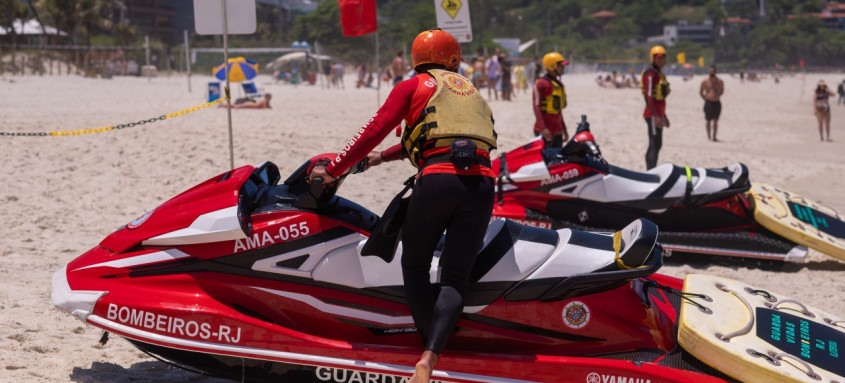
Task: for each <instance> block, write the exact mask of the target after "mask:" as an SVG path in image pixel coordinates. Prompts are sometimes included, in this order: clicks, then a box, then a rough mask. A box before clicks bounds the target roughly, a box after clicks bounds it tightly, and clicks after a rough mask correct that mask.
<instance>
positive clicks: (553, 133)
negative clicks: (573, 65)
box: [532, 52, 569, 148]
mask: <svg viewBox="0 0 845 383" xmlns="http://www.w3.org/2000/svg"><path fill="white" fill-rule="evenodd" d="M567 64H569V61H566V59H564V58H563V55H561V54H560V53H557V52H549V53H546V55H545V56H543V68H545V69H546V75H545V76H543V77H539V78H537V80H536V81H534V96H533V103H532V104H533V107H534V118H535V122H534V135H535V136H543V140H544V141H545V142H546V147H547V148H559V147H561V146H563V143H564V142H566V141H567V140H569V133H568V132H567V131H566V123H564V122H563V108H565V107H566V88H564V86H563V83H561V82H560V77H561V76H563V71H564V68H565V67H566V65H567Z"/></svg>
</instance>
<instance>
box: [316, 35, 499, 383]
mask: <svg viewBox="0 0 845 383" xmlns="http://www.w3.org/2000/svg"><path fill="white" fill-rule="evenodd" d="M411 59H412V63H413V66H414V69H415V70H416V72H417V73H418V75H416V76H414V77H411V78H410V79H408V80H405V81H403V82H401V83H399V84H398V85H396V86H395V87H393V90H392V91H391V92H390V95H389V96H388V97H387V100H385V102H384V105H382V107H381V109H379V110H378V112H376V114H375V115H374V116H373V117H372V118H371V119H370V121H369V122H368V123H366V124H365V125H364V126H363V127H362V128H361V130H359V131H358V134H356V136H355V137H354V138H353V139H352V140H351V141H350V142H349V144H347V146H346V147H345V148H344V150H343V151H341V152H340V153H339V154H338V155H337V158H335V160H334V161H332V162H331V163H329V164H328V165H327V166H315V167H314V170H312V172H311V175H310V179H311V180H314V179H315V178H316V177H322V179H323V183H324V184H326V185H328V184H331V183H332V182H334V180H335V175H337V176H340V175H341V174H344V172H346V171H347V169H349V168H350V167H352V166H353V165H355V164H357V163H358V162H359V161H361V160H363V159H365V158H366V159H367V163H368V165H369V166H377V165H379V164H380V163H382V162H383V161H394V160H399V159H402V158H409V159H410V160H411V163H412V164H413V165H414V166H415V167H417V168H418V169H419V170H420V171H419V173H418V178H417V181H416V185H414V190H413V193H412V194H411V197H410V198H411V200H410V202H409V204H408V208H407V212H406V215H405V221H404V226H403V228H402V248H403V252H402V277H403V279H404V284H405V295H406V297H407V302H408V306H409V308H410V311H411V316H412V317H413V319H414V323H415V324H416V327H417V330H418V333H419V335H420V337H421V338H422V342H423V344H424V347H425V352H423V353H422V355H421V356H420V359H419V362H417V364H416V366H415V372H414V375H413V376H412V377H411V379H410V381H409V382H410V383H428V382H429V381H430V379H431V374H432V372H433V370H434V367H435V365H436V364H437V362H438V359H439V355H440V353H441V352H442V351H443V348H444V347H445V346H446V342H447V341H448V339H449V336H450V335H451V334H452V332H453V331H454V329H455V325H456V324H457V322H458V319H459V318H460V316H461V313H462V312H463V307H464V294H465V292H466V289H467V285H468V284H469V278H470V272H471V270H472V267H473V264H474V263H475V258H476V256H477V254H478V252H479V251H480V250H481V246H482V243H483V239H484V234H485V232H486V231H487V223H488V222H489V221H490V216H491V214H492V212H493V188H494V186H493V180H494V178H495V177H496V173H495V172H494V171H493V170H492V169H491V168H490V154H489V151H490V150H492V149H495V148H496V132H495V131H494V130H493V112H492V111H491V109H490V105H488V104H487V101H485V100H484V98H483V97H482V96H481V94H480V93H479V92H478V89H476V88H475V87H474V86H473V85H472V82H471V81H470V80H469V79H467V78H466V77H463V76H461V75H460V74H458V73H456V72H457V71H458V66H459V65H460V62H461V46H460V44H458V40H456V39H455V37H453V36H452V35H451V34H449V33H448V32H446V31H443V30H440V29H435V30H429V31H424V32H422V33H420V34H419V35H418V36H417V37H416V39H414V42H413V44H412V45H411ZM403 118H404V120H405V123H406V127H405V133H404V134H403V137H402V142H401V143H400V144H397V145H394V146H392V147H390V148H389V149H387V150H385V151H382V152H374V151H372V150H373V149H375V147H376V146H377V145H379V143H381V141H382V140H384V139H385V137H387V135H388V134H390V132H391V131H393V127H395V126H397V125H398V124H399V123H400V122H401V121H402V120H403ZM444 231H448V233H449V235H448V236H447V237H446V242H445V245H444V247H443V252H442V253H441V255H440V261H439V267H440V285H439V286H438V287H436V288H435V286H433V285H432V284H431V282H430V275H429V272H430V270H431V261H432V258H433V255H434V250H435V248H436V247H437V245H438V243H439V242H440V239H441V237H442V235H443V232H444Z"/></svg>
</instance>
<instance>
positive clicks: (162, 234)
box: [100, 165, 278, 253]
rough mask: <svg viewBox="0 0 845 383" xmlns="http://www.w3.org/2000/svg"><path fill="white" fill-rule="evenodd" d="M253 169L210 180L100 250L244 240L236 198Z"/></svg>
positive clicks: (116, 235) (124, 229) (117, 235)
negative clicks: (212, 240) (216, 240)
mask: <svg viewBox="0 0 845 383" xmlns="http://www.w3.org/2000/svg"><path fill="white" fill-rule="evenodd" d="M254 169H255V167H254V166H251V165H248V166H242V167H240V168H237V169H233V170H231V171H228V172H225V173H222V174H219V175H217V176H215V177H212V178H210V179H208V180H207V181H205V182H203V183H201V184H199V185H197V186H194V187H193V188H191V189H188V190H186V191H184V192H182V193H181V194H179V195H177V196H175V197H173V198H171V199H170V200H168V201H167V202H164V203H163V204H161V205H159V206H158V207H156V208H154V209H152V210H150V211H148V212H146V213H144V215H142V216H140V217H138V218H136V219H134V220H132V221H131V222H129V223H127V224H126V225H124V226H121V227H120V228H119V229H117V230H116V231H115V232H113V233H112V234H110V235H109V236H108V237H106V238H105V239H104V240H103V241H102V242H100V246H102V247H104V248H106V249H108V250H110V251H113V252H116V253H120V252H124V251H126V250H128V249H130V248H132V247H134V246H137V245H141V244H143V245H173V244H176V242H178V243H182V244H187V243H191V242H192V241H193V242H194V243H199V242H211V241H210V240H209V238H210V237H213V238H214V239H218V240H220V241H224V240H232V239H237V238H244V237H246V234H245V230H244V229H245V228H244V226H245V225H243V224H242V222H241V221H240V220H239V219H238V205H239V204H238V195H239V194H240V193H239V190H240V188H241V186H242V185H244V183H245V181H246V180H247V179H249V177H250V174H251V173H252V171H253V170H254ZM277 172H278V171H277Z"/></svg>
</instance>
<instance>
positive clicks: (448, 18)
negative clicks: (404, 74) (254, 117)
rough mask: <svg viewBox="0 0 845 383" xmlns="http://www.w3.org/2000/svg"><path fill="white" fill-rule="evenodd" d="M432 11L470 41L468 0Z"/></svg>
mask: <svg viewBox="0 0 845 383" xmlns="http://www.w3.org/2000/svg"><path fill="white" fill-rule="evenodd" d="M195 1H196V0H195ZM434 13H435V14H436V15H437V27H438V28H440V29H442V30H444V31H446V32H449V33H451V34H452V36H455V38H456V39H458V42H459V43H468V42H471V41H472V23H470V20H469V0H434Z"/></svg>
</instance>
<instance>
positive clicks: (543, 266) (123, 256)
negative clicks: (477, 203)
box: [52, 160, 845, 383]
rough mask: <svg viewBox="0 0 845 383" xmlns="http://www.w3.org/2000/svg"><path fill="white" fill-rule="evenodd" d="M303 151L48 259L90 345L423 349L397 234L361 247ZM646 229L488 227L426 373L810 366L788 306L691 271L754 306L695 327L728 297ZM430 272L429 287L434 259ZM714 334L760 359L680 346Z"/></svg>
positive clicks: (383, 367)
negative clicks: (674, 268) (444, 342)
mask: <svg viewBox="0 0 845 383" xmlns="http://www.w3.org/2000/svg"><path fill="white" fill-rule="evenodd" d="M312 163H314V160H310V161H308V162H306V163H305V164H303V166H301V167H300V168H299V169H298V170H297V171H295V172H294V173H293V175H291V176H290V177H289V178H288V179H287V180H286V181H284V182H283V183H281V184H279V181H280V175H279V171H278V168H277V167H276V166H275V165H274V164H272V163H269V162H267V163H264V164H261V165H257V166H243V167H240V168H237V169H234V170H231V171H228V172H225V173H223V174H220V175H218V176H215V177H213V178H211V179H209V180H207V181H205V182H203V183H201V184H199V185H197V186H195V187H193V188H191V189H189V190H187V191H185V192H183V193H182V194H179V195H177V196H176V197H174V198H172V199H171V200H169V201H167V202H165V203H163V204H161V205H160V206H158V207H156V208H155V209H153V210H150V211H149V212H147V213H146V214H144V215H142V216H141V217H139V218H137V219H135V220H132V221H131V222H129V223H127V224H126V225H125V226H123V227H121V228H120V229H118V230H117V231H115V232H114V233H112V234H110V235H109V236H107V237H106V238H105V239H104V240H103V241H102V242H100V243H99V244H98V245H96V246H95V247H93V248H92V249H91V250H89V251H87V252H85V253H84V254H82V255H80V256H79V257H78V258H76V259H74V260H72V261H71V262H70V263H68V264H67V265H66V266H64V267H62V268H61V269H59V270H58V271H56V273H55V274H54V277H53V291H52V301H53V304H54V305H55V306H56V307H58V308H59V309H61V310H63V311H65V312H67V313H69V314H71V315H73V316H74V317H76V318H77V319H79V320H81V321H82V322H84V323H86V324H90V325H93V326H95V327H98V328H100V329H102V330H105V331H106V333H105V334H104V338H103V339H104V340H106V339H107V335H108V334H109V333H113V334H117V335H119V336H121V337H123V338H125V339H126V340H128V341H129V342H130V343H132V344H133V345H134V346H136V347H137V348H138V349H140V350H142V351H143V352H145V353H147V354H149V355H150V356H152V357H155V358H157V359H159V360H162V361H166V362H167V363H171V364H174V365H176V366H180V367H183V368H186V369H190V370H192V371H196V372H201V373H204V374H209V375H212V376H219V377H226V378H231V379H233V380H238V381H249V382H253V381H272V382H292V383H294V382H296V383H300V382H335V383H351V382H361V383H370V382H376V383H382V382H391V383H399V382H405V381H407V379H408V377H410V376H411V374H412V373H413V367H412V366H413V365H414V363H415V362H416V358H417V357H418V355H419V353H420V352H421V345H420V341H419V338H418V336H417V334H416V329H415V328H414V323H413V320H412V319H411V316H410V313H409V310H408V308H407V305H406V301H405V297H404V289H403V286H402V277H401V275H402V273H401V266H400V264H401V256H402V255H401V244H400V246H399V249H398V250H397V251H396V254H395V257H394V258H393V259H392V261H390V262H386V261H385V260H384V259H382V258H380V257H371V256H361V255H360V250H361V248H362V246H363V245H364V244H365V243H366V241H367V239H368V236H369V233H370V231H371V230H373V227H374V226H375V225H376V223H377V222H378V220H379V217H378V216H377V215H376V214H373V213H372V212H370V211H369V210H367V209H365V208H364V207H362V206H360V205H358V204H356V203H354V202H352V201H349V200H347V199H345V198H342V197H340V196H337V195H335V191H336V188H337V186H339V184H340V182H337V183H336V184H335V186H334V188H326V189H323V188H322V187H320V186H319V185H315V184H309V183H307V181H306V180H307V173H308V168H309V166H310V165H311V164H312ZM656 238H657V227H656V226H655V225H654V224H653V223H651V222H649V221H647V220H635V221H633V222H631V223H629V224H628V225H626V227H625V228H624V229H623V230H620V231H618V232H615V233H593V232H587V231H582V230H573V229H561V230H557V231H555V230H549V229H543V228H536V227H531V226H526V225H521V224H518V223H515V222H511V221H506V220H495V221H493V222H491V224H490V226H489V228H488V230H487V235H486V237H485V240H484V247H483V249H482V250H481V253H480V254H479V257H478V262H477V264H476V265H475V268H474V270H473V272H472V285H471V288H470V289H469V291H468V293H467V296H466V297H465V299H466V300H465V305H466V307H465V309H464V313H463V316H462V318H461V319H460V321H459V323H458V325H457V328H456V330H455V332H454V334H453V336H452V338H451V340H450V342H449V345H448V348H447V350H446V351H445V352H444V355H443V357H442V359H441V362H440V363H439V364H438V365H437V370H436V371H435V374H434V376H433V379H434V381H437V382H503V383H505V382H507V383H516V382H578V383H583V382H587V383H601V382H616V383H621V382H626V383H657V382H678V383H681V382H702V383H707V382H714V383H715V382H729V381H734V379H745V378H746V375H743V374H747V372H743V371H757V370H755V368H756V369H761V368H762V369H763V370H765V371H767V373H768V374H770V375H771V374H773V376H783V377H791V376H799V377H807V376H809V375H808V373H807V372H806V370H805V368H804V367H803V366H802V365H798V367H796V366H793V365H791V364H789V363H787V362H788V361H790V360H791V359H789V358H796V357H795V356H791V355H793V354H796V355H798V357H797V358H799V359H802V358H803V357H802V356H801V353H800V350H798V351H789V352H788V353H786V352H785V351H783V350H791V349H790V348H789V346H790V345H789V344H787V343H785V340H784V341H783V342H782V341H780V340H781V339H787V338H786V336H787V330H788V329H789V328H792V327H788V326H787V324H789V323H792V325H793V327H794V326H804V324H802V323H804V322H800V323H799V321H806V320H805V319H806V318H808V317H807V316H806V315H804V314H801V313H798V312H796V311H795V310H796V308H795V305H794V304H790V303H789V301H788V300H786V299H785V298H781V297H778V296H777V295H775V294H772V293H769V292H766V291H762V290H756V289H752V288H750V287H745V288H747V289H749V290H747V291H746V290H744V288H743V287H742V286H739V285H737V286H732V285H730V283H737V282H724V281H719V282H716V281H710V280H708V279H707V278H708V277H707V276H699V277H698V279H695V278H694V277H692V276H691V277H688V278H687V282H686V283H688V284H691V283H695V286H696V288H698V289H702V290H707V289H709V288H713V287H714V286H729V288H730V289H731V291H734V292H735V293H737V294H744V295H745V298H744V299H745V301H747V302H749V304H751V305H754V306H755V307H756V306H759V307H760V308H758V309H757V310H758V314H757V315H756V318H757V319H756V320H755V321H753V323H752V324H754V323H758V324H759V325H760V326H768V327H766V328H767V329H768V330H767V331H768V332H767V333H758V332H754V331H745V332H744V333H742V334H738V335H734V336H732V339H731V341H730V342H725V341H723V340H718V339H716V338H714V336H713V335H712V334H709V335H708V332H712V331H713V330H712V329H710V328H708V327H703V326H705V324H706V323H711V322H712V323H716V324H719V323H722V322H723V321H721V320H720V317H721V316H725V315H732V314H728V313H727V312H720V311H719V310H720V307H722V306H725V307H732V305H735V304H736V303H737V302H739V301H738V300H737V299H736V298H734V296H733V295H731V294H728V293H724V292H722V291H721V290H714V291H711V292H707V293H696V292H694V291H688V290H689V289H688V288H687V287H686V286H685V284H684V283H685V282H684V281H681V280H679V279H675V278H672V277H667V276H662V275H659V274H655V271H657V270H658V269H659V268H660V267H661V265H662V261H663V251H662V249H661V247H660V246H659V245H658V244H656ZM435 259H437V256H435ZM431 276H432V280H433V281H434V282H436V281H437V278H438V273H437V265H436V262H435V264H434V265H433V266H432V270H431ZM731 286H732V287H731ZM770 300H773V301H770ZM766 302H782V303H784V304H783V305H781V307H774V308H771V307H768V308H767V307H763V305H764V304H765V303H766ZM802 307H803V306H802ZM732 309H733V308H732ZM806 309H807V310H810V312H811V313H812V315H816V316H817V319H816V320H815V321H811V322H810V323H809V324H806V325H807V326H810V327H808V328H811V330H812V331H814V333H813V336H817V337H821V338H819V339H822V338H823V339H822V340H824V341H825V342H836V341H840V342H842V341H845V338H843V331H845V329H843V326H842V325H841V324H839V323H842V320H841V318H838V317H836V316H833V315H831V314H828V313H824V312H823V311H821V310H816V309H814V308H806ZM759 310H763V312H762V313H760V311H759ZM701 315H707V316H708V318H704V319H702V318H699V317H698V316H701ZM774 316H777V317H778V318H779V319H778V322H777V323H778V326H779V327H777V328H773V327H772V326H773V325H772V323H774V322H773V320H772V318H773V317H774ZM684 318H686V319H684ZM714 321H715V322H714ZM725 322H726V323H729V321H725ZM793 322H794V323H793ZM701 329H703V330H704V331H703V332H702V331H696V330H701ZM817 330H818V335H817V334H816V332H815V331H817ZM821 330H824V332H823V331H821ZM716 331H720V332H721V333H725V334H727V333H728V332H729V330H719V329H717V330H716ZM808 331H810V330H808ZM696 334H699V335H696ZM772 334H774V335H772ZM793 335H794V334H793ZM699 337H700V338H704V340H702V339H698V338H699ZM711 338H712V339H711ZM714 339H715V344H716V346H719V345H721V344H728V345H733V346H740V347H744V348H748V349H749V350H754V352H755V353H757V354H749V353H746V352H745V351H743V352H742V353H741V354H743V355H745V356H743V355H739V356H736V357H730V359H731V361H734V362H736V363H733V364H732V363H726V362H724V361H722V360H712V359H708V358H707V355H709V354H713V355H719V357H720V358H726V355H732V354H729V353H727V352H716V353H713V352H710V351H706V352H704V353H701V356H696V355H693V354H691V353H690V352H689V350H692V349H694V350H709V349H708V348H705V347H704V346H705V345H708V344H710V343H713V342H712V341H713V340H714ZM707 340H710V341H711V342H707ZM814 341H815V339H814ZM684 342H686V345H684V344H683V343H684ZM753 342H757V343H753ZM781 343H784V344H783V345H781ZM826 344H827V343H826ZM839 344H842V343H839ZM778 353H785V354H784V355H786V357H784V356H778ZM760 355H762V356H760ZM770 355H774V356H770ZM831 355H832V354H831ZM813 356H815V354H814V355H813ZM813 356H811V357H809V358H803V359H802V361H803V362H802V363H805V364H807V365H809V366H811V368H812V371H811V372H812V373H813V374H818V375H820V376H823V377H824V378H825V381H830V380H831V379H834V380H835V379H839V380H843V379H842V378H841V376H842V375H845V371H843V369H845V367H843V366H845V363H841V359H839V357H838V355H837V356H836V357H833V356H830V355H828V357H829V358H832V362H831V363H832V364H831V363H827V361H821V360H819V359H818V357H816V358H813ZM781 360H783V361H784V362H779V361H781ZM772 361H774V362H775V363H779V366H774V365H773V364H772ZM823 362H824V363H823ZM737 363H739V364H737ZM743 363H750V365H751V366H752V367H753V368H749V367H747V366H746V365H745V364H743ZM835 363H838V365H837V364H835ZM731 366H738V367H737V368H738V370H737V371H739V372H737V371H734V370H732V369H731ZM755 373H756V372H755ZM729 374H732V375H729ZM755 376H759V375H753V376H752V377H751V378H749V379H754V377H755ZM813 376H815V375H813ZM127 378H129V377H127Z"/></svg>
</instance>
